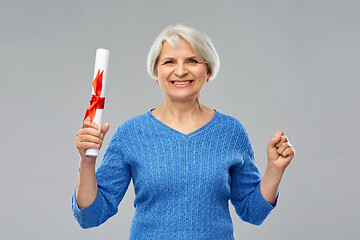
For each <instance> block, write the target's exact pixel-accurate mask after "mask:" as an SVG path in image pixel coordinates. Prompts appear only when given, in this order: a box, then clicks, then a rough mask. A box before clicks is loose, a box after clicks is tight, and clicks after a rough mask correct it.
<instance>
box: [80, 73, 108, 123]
mask: <svg viewBox="0 0 360 240" xmlns="http://www.w3.org/2000/svg"><path fill="white" fill-rule="evenodd" d="M103 73H104V70H102V72H101V73H100V69H99V71H98V73H97V75H96V77H95V79H94V81H93V83H92V85H93V88H94V93H95V94H93V95H92V96H91V100H90V107H89V108H88V109H87V110H86V113H85V117H84V121H85V119H86V118H87V117H90V122H91V123H92V121H93V119H94V117H95V113H96V109H104V105H105V98H104V97H100V94H101V91H102V77H103Z"/></svg>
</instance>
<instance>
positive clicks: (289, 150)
mask: <svg viewBox="0 0 360 240" xmlns="http://www.w3.org/2000/svg"><path fill="white" fill-rule="evenodd" d="M294 155H295V149H294V148H293V147H288V148H286V149H285V150H284V151H283V152H282V154H281V156H283V157H285V158H286V157H291V158H293V157H294Z"/></svg>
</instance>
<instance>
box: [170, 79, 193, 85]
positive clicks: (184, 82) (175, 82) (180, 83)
mask: <svg viewBox="0 0 360 240" xmlns="http://www.w3.org/2000/svg"><path fill="white" fill-rule="evenodd" d="M192 82H193V80H189V81H171V83H172V84H175V85H186V84H190V83H192Z"/></svg>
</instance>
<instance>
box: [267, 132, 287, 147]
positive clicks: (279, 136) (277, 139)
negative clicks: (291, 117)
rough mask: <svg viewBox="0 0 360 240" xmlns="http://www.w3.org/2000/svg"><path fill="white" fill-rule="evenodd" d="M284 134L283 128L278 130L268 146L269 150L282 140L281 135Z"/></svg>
mask: <svg viewBox="0 0 360 240" xmlns="http://www.w3.org/2000/svg"><path fill="white" fill-rule="evenodd" d="M282 135H284V132H283V131H282V130H278V131H277V132H276V133H275V135H274V136H273V137H272V138H271V139H270V141H269V144H268V146H267V148H268V150H270V149H272V148H274V147H276V144H277V143H278V142H280V140H281V136H282Z"/></svg>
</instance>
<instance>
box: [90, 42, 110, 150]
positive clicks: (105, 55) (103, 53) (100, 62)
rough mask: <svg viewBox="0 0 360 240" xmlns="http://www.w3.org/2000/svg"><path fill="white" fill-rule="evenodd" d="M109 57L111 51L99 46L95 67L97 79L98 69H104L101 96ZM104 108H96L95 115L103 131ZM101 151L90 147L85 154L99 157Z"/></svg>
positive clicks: (96, 121)
mask: <svg viewBox="0 0 360 240" xmlns="http://www.w3.org/2000/svg"><path fill="white" fill-rule="evenodd" d="M109 57H110V51H109V50H106V49H103V48H99V49H97V50H96V56H95V68H94V77H93V80H94V79H95V77H96V75H97V73H98V71H99V70H100V72H101V71H103V70H104V73H103V77H102V90H101V94H100V97H105V86H106V77H107V69H108V64H109ZM92 94H95V92H94V88H92ZM103 110H104V109H96V113H95V117H94V119H93V121H94V122H95V123H96V124H97V125H98V126H99V131H101V118H102V112H103ZM98 153H99V149H97V148H89V149H86V152H85V155H86V156H88V157H97V155H98Z"/></svg>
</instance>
